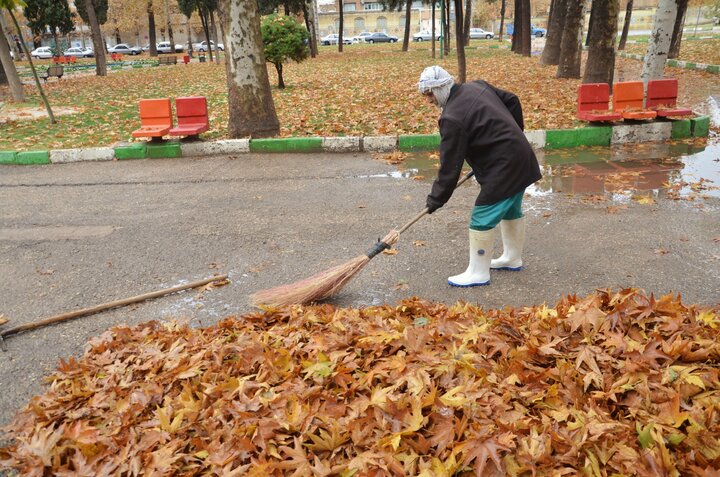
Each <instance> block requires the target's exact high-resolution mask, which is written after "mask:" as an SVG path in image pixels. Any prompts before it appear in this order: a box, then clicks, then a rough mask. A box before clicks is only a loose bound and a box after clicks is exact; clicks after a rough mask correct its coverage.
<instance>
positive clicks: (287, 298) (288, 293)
mask: <svg viewBox="0 0 720 477" xmlns="http://www.w3.org/2000/svg"><path fill="white" fill-rule="evenodd" d="M472 175H473V172H472V171H470V172H468V173H467V174H465V175H464V176H463V177H462V179H460V180H459V181H458V183H457V185H456V186H455V187H456V188H457V187H459V186H460V185H461V184H463V183H464V182H465V181H466V180H468V179H470V177H472ZM427 213H428V209H427V208H425V209H423V210H422V211H421V212H420V213H418V214H417V215H416V216H415V217H413V218H412V219H411V220H410V221H409V222H408V223H406V224H405V225H403V226H402V228H400V230H391V231H390V232H389V233H388V234H387V235H386V236H385V237H384V238H383V239H382V240H380V241H379V242H377V243H376V244H375V245H373V247H372V248H371V249H370V250H368V251H367V253H365V254H364V255H359V256H357V257H355V258H353V259H351V260H349V261H347V262H345V263H343V264H340V265H337V266H335V267H333V268H330V269H328V270H325V271H323V272H320V273H318V274H317V275H313V276H311V277H310V278H306V279H304V280H300V281H298V282H295V283H290V284H288V285H280V286H277V287H275V288H269V289H267V290H261V291H258V292H256V293H254V294H252V295H250V301H251V302H252V303H253V304H254V305H256V306H261V305H266V306H282V305H292V304H294V303H299V304H305V303H312V302H316V301H320V300H323V299H325V298H328V297H330V296H332V295H334V294H335V293H337V292H338V291H339V290H340V289H341V288H342V287H343V286H344V285H345V284H346V283H347V282H348V281H350V279H351V278H352V277H354V276H355V275H356V274H358V273H359V272H360V270H362V269H363V267H365V265H367V263H368V262H369V261H370V259H372V258H373V257H375V256H376V255H377V254H379V253H380V252H382V251H383V250H386V249H389V248H390V247H391V246H392V245H393V244H395V243H396V242H397V241H398V240H399V238H400V234H402V233H403V232H405V231H406V230H407V229H409V228H410V226H411V225H413V224H414V223H415V222H417V221H418V220H420V219H421V218H422V217H423V216H424V215H425V214H427Z"/></svg>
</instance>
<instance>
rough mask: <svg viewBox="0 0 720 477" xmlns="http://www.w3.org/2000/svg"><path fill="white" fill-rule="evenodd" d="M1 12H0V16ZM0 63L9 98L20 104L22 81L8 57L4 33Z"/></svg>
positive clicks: (0, 48)
mask: <svg viewBox="0 0 720 477" xmlns="http://www.w3.org/2000/svg"><path fill="white" fill-rule="evenodd" d="M1 15H2V11H1V10H0V16H1ZM0 63H2V67H1V68H0V69H2V70H3V71H4V72H5V80H6V81H5V84H7V85H8V86H9V87H10V96H12V99H13V101H17V102H18V103H22V102H23V101H25V92H24V91H23V87H22V81H20V76H19V75H18V72H17V68H15V63H14V62H13V59H12V57H11V56H10V44H9V43H8V40H7V37H6V36H5V31H4V30H3V31H2V32H0Z"/></svg>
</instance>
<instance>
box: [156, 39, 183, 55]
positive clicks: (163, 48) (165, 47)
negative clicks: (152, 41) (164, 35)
mask: <svg viewBox="0 0 720 477" xmlns="http://www.w3.org/2000/svg"><path fill="white" fill-rule="evenodd" d="M184 49H185V48H183V46H182V45H175V51H171V50H172V48H170V42H169V41H161V42H160V43H158V44H157V52H158V53H182V52H183V50H184Z"/></svg>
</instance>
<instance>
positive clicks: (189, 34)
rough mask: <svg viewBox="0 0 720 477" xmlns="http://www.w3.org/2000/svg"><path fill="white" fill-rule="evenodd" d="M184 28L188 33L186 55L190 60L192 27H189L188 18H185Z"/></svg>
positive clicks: (191, 53)
mask: <svg viewBox="0 0 720 477" xmlns="http://www.w3.org/2000/svg"><path fill="white" fill-rule="evenodd" d="M185 28H187V33H188V35H187V36H188V40H187V41H188V55H189V56H190V58H192V55H193V44H192V43H193V42H192V27H191V26H190V17H187V16H186V17H185Z"/></svg>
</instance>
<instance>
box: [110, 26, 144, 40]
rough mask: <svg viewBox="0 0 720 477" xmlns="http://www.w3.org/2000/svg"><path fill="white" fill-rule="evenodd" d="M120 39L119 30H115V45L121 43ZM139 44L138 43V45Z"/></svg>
mask: <svg viewBox="0 0 720 477" xmlns="http://www.w3.org/2000/svg"><path fill="white" fill-rule="evenodd" d="M122 42H123V41H122V38H121V37H120V29H119V28H116V29H115V44H118V43H122ZM138 44H139V43H138Z"/></svg>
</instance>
